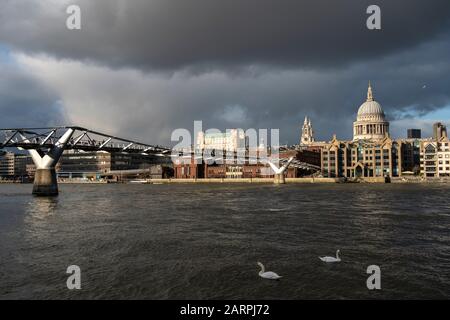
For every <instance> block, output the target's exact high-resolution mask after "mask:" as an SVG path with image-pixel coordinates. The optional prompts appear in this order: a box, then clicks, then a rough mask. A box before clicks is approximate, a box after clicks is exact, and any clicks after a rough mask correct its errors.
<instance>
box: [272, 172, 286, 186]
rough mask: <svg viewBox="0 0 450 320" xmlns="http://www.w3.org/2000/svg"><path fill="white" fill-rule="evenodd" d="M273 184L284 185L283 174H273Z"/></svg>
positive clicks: (284, 178)
mask: <svg viewBox="0 0 450 320" xmlns="http://www.w3.org/2000/svg"><path fill="white" fill-rule="evenodd" d="M273 182H274V183H275V184H285V183H286V177H285V176H284V172H283V173H279V174H275V177H274V180H273Z"/></svg>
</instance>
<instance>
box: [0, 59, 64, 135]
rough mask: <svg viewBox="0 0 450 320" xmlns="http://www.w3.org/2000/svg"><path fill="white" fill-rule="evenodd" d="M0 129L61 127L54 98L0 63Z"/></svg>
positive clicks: (61, 114)
mask: <svg viewBox="0 0 450 320" xmlns="http://www.w3.org/2000/svg"><path fill="white" fill-rule="evenodd" d="M0 70H1V76H0V128H16V127H19V128H21V127H36V126H47V125H49V126H51V125H58V124H59V125H61V124H64V119H65V116H64V111H63V108H62V106H61V105H60V104H59V102H58V96H57V95H56V94H55V93H53V92H51V91H49V89H48V88H46V87H45V86H43V85H42V84H41V83H39V81H37V79H34V78H33V77H31V76H30V75H28V74H27V73H26V72H24V71H23V70H20V69H18V68H17V67H15V66H13V65H11V64H9V63H7V64H5V63H2V62H1V61H0Z"/></svg>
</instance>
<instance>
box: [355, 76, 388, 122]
mask: <svg viewBox="0 0 450 320" xmlns="http://www.w3.org/2000/svg"><path fill="white" fill-rule="evenodd" d="M384 119H385V115H384V112H383V108H382V107H381V105H380V104H379V103H378V102H377V101H375V100H374V99H373V94H372V87H371V86H370V84H369V89H368V91H367V100H366V102H364V103H363V104H362V105H361V106H360V107H359V109H358V115H357V121H364V120H384Z"/></svg>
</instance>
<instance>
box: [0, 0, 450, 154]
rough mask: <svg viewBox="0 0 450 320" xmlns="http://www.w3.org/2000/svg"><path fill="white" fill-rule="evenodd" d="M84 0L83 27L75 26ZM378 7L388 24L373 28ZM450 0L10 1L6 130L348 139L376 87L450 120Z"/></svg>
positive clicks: (427, 114) (4, 49)
mask: <svg viewBox="0 0 450 320" xmlns="http://www.w3.org/2000/svg"><path fill="white" fill-rule="evenodd" d="M69 4H78V5H79V6H80V8H81V11H82V29H81V30H79V31H74V30H68V29H67V28H66V19H67V17H68V15H67V14H66V12H65V11H66V8H67V6H68V5H69ZM370 4H377V5H379V6H380V7H381V11H382V30H368V29H367V28H366V19H367V17H368V15H367V14H366V8H367V7H368V6H369V5H370ZM449 12H450V1H448V0H433V1H422V0H396V1H392V0H378V1H372V0H371V1H366V0H340V1H331V0H328V1H325V0H308V1H306V0H291V1H290V0H271V1H268V0H226V1H225V0H183V1H179V0H133V1H127V0H95V1H92V0H91V1H88V0H71V1H66V0H1V1H0V127H15V126H19V127H26V126H47V125H66V124H67V125H69V124H73V125H79V126H85V127H88V128H92V129H96V130H99V131H104V132H105V133H111V134H116V135H119V136H122V137H124V138H131V139H137V140H141V141H143V142H146V143H159V144H165V145H169V144H170V136H171V133H172V131H173V130H174V129H176V128H186V129H189V130H193V121H194V120H202V121H203V125H204V128H219V129H222V130H223V129H226V128H235V127H239V128H244V129H247V128H256V129H258V128H268V129H270V128H279V129H280V135H281V138H280V140H281V142H282V143H285V142H286V143H290V144H293V143H297V142H298V140H299V134H300V126H301V124H302V122H303V119H304V117H305V116H306V115H307V116H309V117H310V118H311V119H312V123H313V126H314V129H315V132H316V139H319V140H329V139H330V138H331V136H332V135H333V134H334V133H336V134H337V136H338V138H342V139H348V138H351V136H352V122H353V121H354V119H355V116H356V112H357V110H358V107H359V106H360V105H361V103H363V102H364V101H365V99H366V92H367V83H368V81H369V80H371V82H372V86H373V89H374V96H375V99H376V100H377V101H379V102H380V103H381V105H382V106H383V108H384V110H385V113H386V114H387V116H388V118H389V120H390V121H391V134H392V136H393V137H404V136H405V134H406V128H409V127H417V128H421V129H423V131H424V134H425V135H429V134H430V133H431V123H432V122H434V121H435V120H441V121H443V122H445V123H447V124H448V125H450V63H449V54H450V15H449Z"/></svg>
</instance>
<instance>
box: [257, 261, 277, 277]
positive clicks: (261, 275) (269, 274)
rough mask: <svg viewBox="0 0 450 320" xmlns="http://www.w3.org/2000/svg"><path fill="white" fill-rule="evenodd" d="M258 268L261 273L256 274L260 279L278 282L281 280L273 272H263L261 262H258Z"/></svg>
mask: <svg viewBox="0 0 450 320" xmlns="http://www.w3.org/2000/svg"><path fill="white" fill-rule="evenodd" d="M258 266H260V267H261V271H260V272H259V273H258V274H259V276H260V277H261V278H264V279H270V280H278V279H280V278H281V276H279V275H278V274H276V273H275V272H272V271H265V268H264V265H263V264H262V263H261V262H258Z"/></svg>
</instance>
